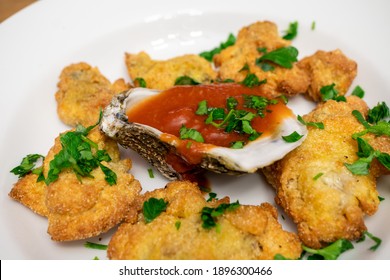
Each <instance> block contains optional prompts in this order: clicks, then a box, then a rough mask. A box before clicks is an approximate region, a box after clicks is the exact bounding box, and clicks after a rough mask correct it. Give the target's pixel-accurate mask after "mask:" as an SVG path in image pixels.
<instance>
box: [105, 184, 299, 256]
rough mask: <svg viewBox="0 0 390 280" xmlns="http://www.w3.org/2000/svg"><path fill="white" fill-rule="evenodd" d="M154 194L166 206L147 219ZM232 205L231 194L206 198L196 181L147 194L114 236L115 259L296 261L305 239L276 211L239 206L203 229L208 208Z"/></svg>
mask: <svg viewBox="0 0 390 280" xmlns="http://www.w3.org/2000/svg"><path fill="white" fill-rule="evenodd" d="M150 198H155V199H163V200H164V201H165V203H167V206H166V210H165V211H163V212H162V213H161V214H160V215H159V216H158V217H156V218H155V219H154V220H152V221H151V222H148V223H147V222H145V216H144V214H143V205H144V202H145V201H148V200H149V199H150ZM222 204H229V198H227V197H225V198H223V199H220V200H215V199H213V200H212V201H208V202H206V200H205V198H204V196H203V195H202V193H201V192H200V190H199V189H198V187H197V185H196V184H194V183H190V182H188V181H174V182H171V183H169V184H168V185H167V186H166V188H164V189H156V190H154V191H152V192H147V193H146V194H145V195H144V196H143V197H140V198H139V199H137V200H136V202H135V203H134V204H133V208H132V211H131V212H130V215H129V216H128V219H127V222H126V223H123V224H122V225H121V226H120V227H119V229H118V231H117V232H116V233H115V234H114V235H113V237H112V239H111V241H110V243H109V246H108V257H109V258H110V259H274V257H275V255H276V254H282V255H283V256H285V257H287V258H292V259H296V258H298V257H299V256H300V254H301V251H302V249H301V243H300V241H299V239H298V238H297V236H296V235H295V234H294V233H290V232H287V231H284V230H283V229H282V227H281V225H280V224H279V223H278V221H277V212H276V209H275V208H274V207H273V206H271V205H270V204H268V203H263V204H262V205H260V206H247V205H238V204H237V206H238V207H235V208H234V210H230V211H229V210H226V211H225V212H224V213H223V214H221V215H220V216H218V218H217V221H216V223H217V226H216V227H213V228H204V227H202V218H201V212H202V209H204V207H209V208H215V207H218V205H222Z"/></svg>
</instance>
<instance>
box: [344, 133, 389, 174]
mask: <svg viewBox="0 0 390 280" xmlns="http://www.w3.org/2000/svg"><path fill="white" fill-rule="evenodd" d="M356 141H357V142H358V152H357V155H358V156H359V159H358V160H357V161H355V162H354V163H352V164H349V163H344V165H345V167H347V168H348V170H349V171H351V172H352V174H354V175H367V174H368V173H369V168H370V165H371V162H372V160H373V159H374V158H377V159H378V161H379V162H380V163H381V164H382V165H383V166H385V167H386V168H387V169H389V170H390V155H389V154H387V153H381V152H380V151H378V150H374V149H373V148H372V147H371V145H370V144H368V142H367V141H366V140H364V139H363V138H360V137H357V138H356Z"/></svg>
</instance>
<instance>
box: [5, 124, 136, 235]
mask: <svg viewBox="0 0 390 280" xmlns="http://www.w3.org/2000/svg"><path fill="white" fill-rule="evenodd" d="M88 138H89V139H91V140H92V141H94V142H95V143H97V144H98V147H99V149H105V150H106V151H107V152H108V154H109V155H110V157H111V159H112V161H110V162H108V163H103V164H104V165H106V166H107V167H109V168H110V169H111V170H113V171H114V172H115V173H116V175H117V183H116V184H115V185H113V186H110V185H109V184H108V183H107V182H106V181H105V179H104V177H105V176H104V174H103V172H102V171H101V170H100V169H95V170H94V171H92V173H91V174H92V176H93V177H94V178H82V181H81V182H80V181H79V180H78V179H77V177H76V175H75V173H74V172H73V171H71V170H64V171H63V172H62V173H60V175H59V178H58V180H56V181H55V182H53V183H51V184H50V185H48V186H46V184H45V183H44V182H39V183H37V182H36V179H37V177H36V175H34V174H30V175H27V176H26V177H24V178H22V179H20V180H19V181H18V182H17V183H16V184H15V185H14V187H13V189H12V190H11V192H10V196H11V197H12V198H13V199H15V200H17V201H19V202H20V203H22V204H23V205H25V206H27V207H29V208H31V209H32V210H33V211H34V212H36V213H38V214H40V215H43V216H46V217H48V220H49V228H48V233H49V234H50V235H51V237H52V239H53V240H56V241H66V240H77V239H84V238H88V237H91V236H96V235H99V234H100V233H102V232H106V231H107V230H109V229H110V228H112V227H114V226H115V225H117V224H118V223H120V222H121V221H122V220H123V219H124V217H125V216H126V215H127V211H128V210H129V205H130V204H131V203H132V202H133V200H134V199H135V197H136V196H137V195H138V194H139V192H140V190H141V186H140V183H139V182H138V181H137V180H135V179H134V177H133V176H132V175H131V174H129V173H128V170H129V169H130V168H131V161H130V159H126V160H120V159H119V149H118V146H117V144H116V143H115V142H114V141H113V140H110V139H108V138H107V137H106V136H104V135H103V134H102V133H101V132H100V130H99V129H98V128H95V129H93V130H92V131H91V132H90V134H89V135H88ZM61 149H62V148H61V143H60V141H59V137H57V138H56V140H55V144H54V146H53V147H52V148H51V149H50V151H49V153H48V155H47V156H46V158H45V160H44V163H43V170H44V175H45V176H47V173H48V170H49V168H50V166H49V165H50V161H51V160H52V159H53V158H54V155H55V154H57V153H58V152H59V151H60V150H61Z"/></svg>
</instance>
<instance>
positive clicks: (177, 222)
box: [175, 221, 181, 230]
mask: <svg viewBox="0 0 390 280" xmlns="http://www.w3.org/2000/svg"><path fill="white" fill-rule="evenodd" d="M180 227H181V221H176V222H175V228H176V229H177V230H179V229H180Z"/></svg>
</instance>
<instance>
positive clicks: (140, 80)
mask: <svg viewBox="0 0 390 280" xmlns="http://www.w3.org/2000/svg"><path fill="white" fill-rule="evenodd" d="M134 84H135V85H136V86H139V87H142V88H146V81H145V79H144V78H141V77H137V78H135V79H134Z"/></svg>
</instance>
